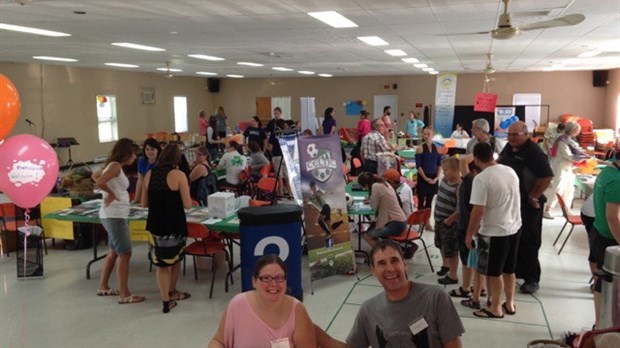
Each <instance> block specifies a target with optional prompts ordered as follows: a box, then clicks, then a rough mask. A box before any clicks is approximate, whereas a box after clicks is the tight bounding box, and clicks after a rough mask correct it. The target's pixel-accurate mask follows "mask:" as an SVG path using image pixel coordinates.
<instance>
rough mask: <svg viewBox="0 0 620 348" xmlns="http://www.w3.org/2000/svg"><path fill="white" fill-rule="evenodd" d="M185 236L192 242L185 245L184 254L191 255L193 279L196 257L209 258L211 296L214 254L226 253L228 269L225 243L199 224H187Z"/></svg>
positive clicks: (228, 258) (196, 277)
mask: <svg viewBox="0 0 620 348" xmlns="http://www.w3.org/2000/svg"><path fill="white" fill-rule="evenodd" d="M187 237H188V238H193V239H194V242H192V243H191V244H190V245H188V246H187V247H185V255H191V256H192V260H193V261H194V279H196V280H198V269H197V268H196V257H208V258H210V259H211V271H212V273H213V276H212V277H211V290H210V291H209V298H212V297H213V284H214V283H215V272H216V271H217V262H216V258H215V256H216V255H217V254H218V253H220V252H222V251H223V252H224V253H225V254H226V262H227V263H228V268H229V269H230V257H229V255H228V251H227V247H228V246H227V245H226V243H224V242H223V241H222V240H220V239H217V238H214V237H213V236H212V234H211V232H210V231H209V230H208V229H207V228H206V227H205V226H204V225H200V224H187ZM183 274H185V260H183Z"/></svg>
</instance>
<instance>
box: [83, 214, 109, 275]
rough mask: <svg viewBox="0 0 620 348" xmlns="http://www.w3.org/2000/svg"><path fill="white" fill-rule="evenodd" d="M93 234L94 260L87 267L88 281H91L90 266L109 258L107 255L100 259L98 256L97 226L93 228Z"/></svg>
mask: <svg viewBox="0 0 620 348" xmlns="http://www.w3.org/2000/svg"><path fill="white" fill-rule="evenodd" d="M91 233H92V237H93V259H92V260H90V261H89V262H88V264H87V265H86V279H90V266H91V265H92V264H93V263H95V262H97V261H99V260H101V259H104V258H105V257H106V256H108V254H107V253H106V254H103V255H101V256H99V257H98V256H97V229H96V228H95V226H93V228H92V231H91Z"/></svg>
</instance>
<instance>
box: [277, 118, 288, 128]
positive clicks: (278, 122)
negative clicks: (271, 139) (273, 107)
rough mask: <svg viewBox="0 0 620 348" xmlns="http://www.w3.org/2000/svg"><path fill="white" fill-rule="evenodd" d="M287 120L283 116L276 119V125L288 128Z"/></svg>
mask: <svg viewBox="0 0 620 348" xmlns="http://www.w3.org/2000/svg"><path fill="white" fill-rule="evenodd" d="M286 125H287V124H286V121H285V120H284V119H282V118H280V119H278V120H277V121H276V127H278V128H280V129H285V128H286Z"/></svg>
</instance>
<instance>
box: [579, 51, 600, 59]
mask: <svg viewBox="0 0 620 348" xmlns="http://www.w3.org/2000/svg"><path fill="white" fill-rule="evenodd" d="M601 53H602V52H601V51H586V52H583V53H582V54H580V55H578V56H577V57H578V58H592V57H596V56H598V55H599V54H601Z"/></svg>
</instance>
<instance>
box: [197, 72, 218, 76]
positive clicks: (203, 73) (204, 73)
mask: <svg viewBox="0 0 620 348" xmlns="http://www.w3.org/2000/svg"><path fill="white" fill-rule="evenodd" d="M196 74H198V75H205V76H215V75H217V73H214V72H208V71H196Z"/></svg>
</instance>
